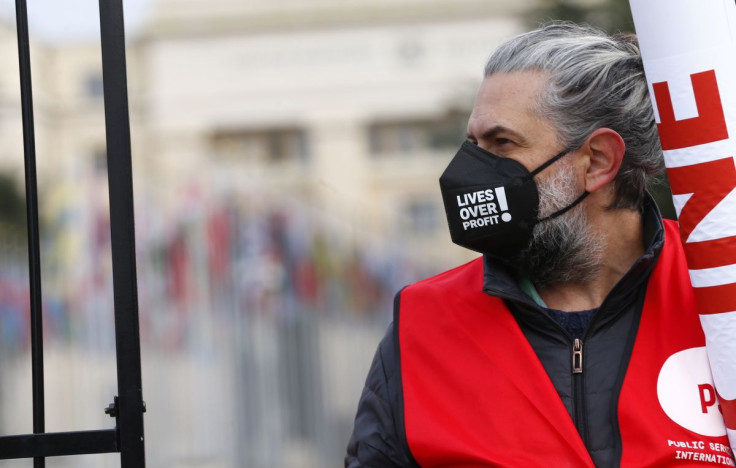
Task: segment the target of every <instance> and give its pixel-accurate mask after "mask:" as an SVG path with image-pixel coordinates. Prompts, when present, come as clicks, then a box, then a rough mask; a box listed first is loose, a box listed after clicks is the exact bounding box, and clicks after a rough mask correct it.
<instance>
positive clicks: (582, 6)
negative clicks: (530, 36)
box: [529, 0, 634, 34]
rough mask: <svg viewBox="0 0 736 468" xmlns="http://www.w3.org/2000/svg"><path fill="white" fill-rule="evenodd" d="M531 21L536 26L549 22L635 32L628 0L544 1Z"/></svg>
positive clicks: (611, 31)
mask: <svg viewBox="0 0 736 468" xmlns="http://www.w3.org/2000/svg"><path fill="white" fill-rule="evenodd" d="M529 19H530V20H531V21H532V23H533V24H534V25H535V26H536V25H538V24H539V23H541V22H544V21H548V20H567V21H573V22H575V23H587V24H590V25H592V26H596V27H598V28H601V29H603V30H605V31H607V32H608V33H610V34H615V33H618V32H633V31H634V21H633V20H632V19H631V10H630V9H629V1H628V0H542V1H541V3H540V6H539V7H538V8H536V9H534V10H533V11H532V13H531V15H530V16H529Z"/></svg>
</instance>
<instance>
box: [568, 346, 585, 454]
mask: <svg viewBox="0 0 736 468" xmlns="http://www.w3.org/2000/svg"><path fill="white" fill-rule="evenodd" d="M584 392H585V390H584V388H583V340H581V339H580V338H575V339H574V340H573V342H572V408H573V414H574V415H575V427H577V429H578V433H579V434H580V437H581V438H582V439H583V442H584V443H585V445H586V446H587V445H588V444H587V434H586V430H585V401H584V395H585V393H584Z"/></svg>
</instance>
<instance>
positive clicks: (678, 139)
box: [652, 70, 728, 151]
mask: <svg viewBox="0 0 736 468" xmlns="http://www.w3.org/2000/svg"><path fill="white" fill-rule="evenodd" d="M690 80H691V82H692V84H693V94H694V95H695V104H696V106H697V108H698V116H697V117H693V118H691V119H682V120H675V111H674V107H673V105H672V96H670V88H669V85H668V84H667V82H666V81H665V82H662V83H653V84H652V89H653V90H654V99H655V100H656V101H657V108H658V109H659V120H660V123H659V124H657V129H658V130H659V139H660V140H661V142H662V149H663V150H665V151H666V150H672V149H680V148H688V147H690V146H697V145H702V144H705V143H712V142H714V141H720V140H725V139H727V138H728V130H727V129H726V119H725V117H724V116H723V106H722V104H721V94H720V92H719V91H718V82H717V81H716V72H715V70H708V71H705V72H701V73H695V74H692V75H690Z"/></svg>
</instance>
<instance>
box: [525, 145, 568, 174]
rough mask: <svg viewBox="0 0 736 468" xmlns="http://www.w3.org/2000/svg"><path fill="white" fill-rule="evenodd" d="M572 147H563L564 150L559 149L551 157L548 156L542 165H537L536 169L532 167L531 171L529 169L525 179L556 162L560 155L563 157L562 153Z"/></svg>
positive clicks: (565, 152)
mask: <svg viewBox="0 0 736 468" xmlns="http://www.w3.org/2000/svg"><path fill="white" fill-rule="evenodd" d="M573 149H574V148H569V147H568V148H565V149H564V150H562V151H560V152H559V153H557V154H555V155H554V156H552V157H551V158H549V159H548V160H547V161H545V162H544V163H542V165H540V166H539V167H537V168H536V169H534V170H533V171H531V172H530V173H529V175H528V176H527V180H528V179H531V178H532V177H534V176H535V175H537V174H539V173H540V172H542V171H543V170H545V169H547V168H548V167H549V166H551V165H552V164H554V163H556V162H557V160H558V159H560V158H561V157H563V156H564V155H566V154H567V153H569V152H570V151H572V150H573Z"/></svg>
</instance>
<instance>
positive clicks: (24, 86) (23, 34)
mask: <svg viewBox="0 0 736 468" xmlns="http://www.w3.org/2000/svg"><path fill="white" fill-rule="evenodd" d="M15 21H16V28H17V31H18V61H19V68H20V95H21V110H22V116H23V151H24V158H23V159H24V161H25V182H26V219H27V223H28V266H29V268H28V276H29V281H30V296H31V297H30V299H31V369H32V370H31V374H32V378H31V379H32V380H31V385H32V387H33V432H34V433H36V434H39V433H43V432H45V430H46V428H45V425H46V424H45V407H44V388H43V387H44V379H43V309H42V302H41V301H42V296H41V253H40V248H39V233H38V187H37V182H36V141H35V130H34V125H33V92H32V85H31V52H30V46H29V39H28V9H27V6H26V1H25V0H15ZM45 464H46V462H45V459H44V458H43V457H35V458H34V459H33V466H34V468H43V467H44V466H45Z"/></svg>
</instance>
